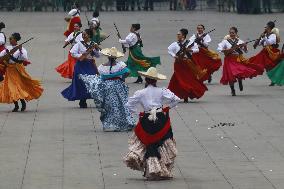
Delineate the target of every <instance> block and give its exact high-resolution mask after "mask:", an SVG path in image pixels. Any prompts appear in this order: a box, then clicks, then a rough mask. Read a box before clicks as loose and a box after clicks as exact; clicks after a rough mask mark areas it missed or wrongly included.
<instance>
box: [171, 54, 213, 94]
mask: <svg viewBox="0 0 284 189" xmlns="http://www.w3.org/2000/svg"><path fill="white" fill-rule="evenodd" d="M193 67H194V65H193V63H192V62H191V61H190V60H189V59H183V60H176V61H175V63H174V74H173V76H172V78H171V80H170V83H169V86H168V89H169V90H171V91H172V92H173V93H174V94H175V95H176V96H178V97H179V98H181V99H185V98H190V99H194V98H197V99H198V98H200V97H202V96H203V95H204V93H205V91H207V90H208V89H207V87H206V85H204V83H203V82H202V81H201V80H200V78H202V77H198V75H199V74H198V73H197V72H196V71H195V70H194V69H192V68H193Z"/></svg>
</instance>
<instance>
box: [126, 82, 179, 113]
mask: <svg viewBox="0 0 284 189" xmlns="http://www.w3.org/2000/svg"><path fill="white" fill-rule="evenodd" d="M179 101H180V98H179V97H177V96H176V95H175V94H174V93H172V92H171V91H170V90H169V89H166V88H158V87H153V86H152V85H149V86H148V87H147V88H145V89H142V90H138V91H136V92H135V93H134V95H133V96H132V97H129V99H128V102H127V104H126V106H127V107H128V108H129V109H130V111H131V112H132V113H138V112H137V106H138V105H141V106H142V107H143V109H144V111H145V112H148V111H150V110H152V109H153V108H161V107H162V106H163V105H165V104H167V105H169V107H170V108H173V107H175V106H176V105H177V104H178V103H179Z"/></svg>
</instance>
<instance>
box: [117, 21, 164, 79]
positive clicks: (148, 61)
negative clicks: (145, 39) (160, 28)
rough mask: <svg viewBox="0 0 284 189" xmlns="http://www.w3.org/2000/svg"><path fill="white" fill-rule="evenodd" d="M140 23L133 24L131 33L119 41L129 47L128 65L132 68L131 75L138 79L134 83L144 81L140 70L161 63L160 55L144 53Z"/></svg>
mask: <svg viewBox="0 0 284 189" xmlns="http://www.w3.org/2000/svg"><path fill="white" fill-rule="evenodd" d="M139 29H140V24H132V26H131V28H130V33H129V34H128V36H127V37H126V38H125V39H124V40H122V39H119V42H120V43H122V44H123V45H124V46H125V47H128V48H129V56H128V60H127V61H126V64H127V67H128V68H129V69H130V77H137V78H138V79H137V81H135V82H134V83H142V82H143V79H142V78H141V76H139V75H138V71H147V70H148V68H150V67H156V65H157V64H161V61H160V57H146V56H144V54H143V53H142V49H141V48H142V47H143V43H142V39H141V36H140V34H139V33H138V30H139Z"/></svg>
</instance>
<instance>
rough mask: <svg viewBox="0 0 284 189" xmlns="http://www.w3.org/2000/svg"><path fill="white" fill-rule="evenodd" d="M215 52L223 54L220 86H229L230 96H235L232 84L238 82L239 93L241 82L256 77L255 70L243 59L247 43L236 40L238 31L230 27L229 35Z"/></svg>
mask: <svg viewBox="0 0 284 189" xmlns="http://www.w3.org/2000/svg"><path fill="white" fill-rule="evenodd" d="M217 50H218V51H219V52H222V53H224V55H225V59H224V64H223V75H222V78H221V81H220V82H221V84H223V85H228V84H229V85H230V88H231V94H232V96H236V91H235V87H234V83H235V82H237V81H238V83H239V88H240V91H243V83H242V80H243V79H246V78H252V77H255V76H257V75H258V71H257V69H254V67H253V66H252V65H250V63H249V61H248V60H247V59H245V58H244V56H243V53H244V52H245V53H246V52H247V51H248V50H247V43H245V42H244V41H242V40H241V39H239V38H238V29H237V28H236V27H231V28H230V30H229V35H228V36H225V38H224V40H223V41H222V42H221V43H219V44H218V48H217Z"/></svg>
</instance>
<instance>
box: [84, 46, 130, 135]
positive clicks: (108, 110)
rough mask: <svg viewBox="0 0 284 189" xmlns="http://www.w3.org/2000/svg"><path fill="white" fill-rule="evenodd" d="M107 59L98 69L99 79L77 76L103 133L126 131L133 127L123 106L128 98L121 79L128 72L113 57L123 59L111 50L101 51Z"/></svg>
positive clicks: (125, 86)
mask: <svg viewBox="0 0 284 189" xmlns="http://www.w3.org/2000/svg"><path fill="white" fill-rule="evenodd" d="M101 54H103V55H105V56H107V57H108V62H107V63H105V64H102V65H100V66H99V67H98V72H99V74H100V76H97V75H81V76H80V77H81V79H82V80H83V81H84V83H85V85H86V88H87V91H88V92H89V93H90V94H91V96H92V98H93V99H94V101H95V105H96V108H97V109H98V111H99V112H100V113H101V116H100V119H101V121H102V124H103V130H104V131H129V130H132V128H133V127H134V125H135V121H134V119H133V118H132V117H131V114H130V111H129V109H128V108H127V107H125V104H126V103H127V98H128V86H127V85H126V84H125V82H124V78H125V77H127V75H128V74H129V69H128V68H127V67H126V64H125V63H124V62H120V61H117V58H121V57H123V56H124V54H123V53H121V52H119V51H117V49H116V48H115V47H112V48H110V49H109V48H106V49H102V50H101Z"/></svg>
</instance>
